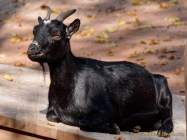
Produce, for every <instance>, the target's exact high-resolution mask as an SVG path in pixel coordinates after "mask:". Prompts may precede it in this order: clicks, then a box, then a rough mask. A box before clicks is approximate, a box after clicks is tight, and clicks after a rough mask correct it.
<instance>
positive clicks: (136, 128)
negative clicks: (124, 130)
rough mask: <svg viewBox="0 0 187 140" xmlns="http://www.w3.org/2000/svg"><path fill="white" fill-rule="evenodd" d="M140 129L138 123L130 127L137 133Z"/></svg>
mask: <svg viewBox="0 0 187 140" xmlns="http://www.w3.org/2000/svg"><path fill="white" fill-rule="evenodd" d="M140 130H141V126H139V125H137V126H135V127H134V128H133V129H132V131H133V132H134V133H139V132H140Z"/></svg>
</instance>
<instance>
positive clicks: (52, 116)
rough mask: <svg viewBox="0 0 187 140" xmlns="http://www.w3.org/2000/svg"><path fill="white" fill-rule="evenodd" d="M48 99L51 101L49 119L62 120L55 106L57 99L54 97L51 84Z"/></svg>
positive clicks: (53, 120) (48, 112)
mask: <svg viewBox="0 0 187 140" xmlns="http://www.w3.org/2000/svg"><path fill="white" fill-rule="evenodd" d="M48 101H49V105H48V108H47V114H46V118H47V120H48V121H51V122H60V119H59V117H58V116H57V114H56V113H55V108H54V102H55V99H54V97H53V93H52V90H51V86H50V89H49V94H48Z"/></svg>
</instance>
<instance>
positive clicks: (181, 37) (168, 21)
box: [0, 0, 187, 95]
mask: <svg viewBox="0 0 187 140" xmlns="http://www.w3.org/2000/svg"><path fill="white" fill-rule="evenodd" d="M46 6H50V7H51V8H52V10H53V15H52V17H53V18H55V17H56V16H57V15H58V14H59V13H60V12H61V11H66V10H68V9H72V8H76V9H77V12H76V14H74V15H73V16H71V17H69V18H68V19H67V20H66V21H65V23H66V24H69V23H70V22H71V21H73V20H74V19H75V18H80V20H81V27H80V30H79V32H78V33H76V34H75V35H74V36H73V37H72V39H71V48H72V51H73V53H74V55H76V56H83V57H90V58H95V59H98V60H104V61H124V60H125V61H131V62H135V63H138V64H140V65H143V66H144V67H145V68H147V69H148V70H150V71H151V72H153V73H160V74H163V75H165V76H166V77H167V79H168V81H169V85H170V88H171V89H172V92H173V93H174V94H179V95H184V80H183V79H184V78H183V77H184V76H183V72H184V67H183V52H184V47H185V46H186V45H187V41H186V39H187V1H186V0H0V63H1V64H9V65H14V66H16V67H28V68H32V69H37V70H41V68H40V65H39V64H37V63H34V62H31V61H30V60H29V59H28V58H27V55H26V51H27V48H28V45H29V44H30V43H31V41H32V38H33V36H32V29H33V27H34V25H36V24H37V17H38V16H41V17H45V16H46V9H45V7H46ZM4 74H6V77H4V76H3V75H4ZM7 77H8V71H7V73H6V72H5V73H0V78H6V79H8V78H7ZM9 78H10V76H9ZM9 80H10V79H9Z"/></svg>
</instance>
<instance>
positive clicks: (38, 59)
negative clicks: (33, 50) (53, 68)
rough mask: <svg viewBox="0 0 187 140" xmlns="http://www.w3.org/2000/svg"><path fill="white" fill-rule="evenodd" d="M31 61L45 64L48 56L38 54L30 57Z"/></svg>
mask: <svg viewBox="0 0 187 140" xmlns="http://www.w3.org/2000/svg"><path fill="white" fill-rule="evenodd" d="M28 57H29V59H30V60H31V61H35V62H39V63H43V62H45V61H46V56H45V55H41V54H37V55H28Z"/></svg>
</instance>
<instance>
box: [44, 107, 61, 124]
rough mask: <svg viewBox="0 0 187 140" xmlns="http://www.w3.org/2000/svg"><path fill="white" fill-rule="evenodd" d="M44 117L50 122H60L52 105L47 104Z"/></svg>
mask: <svg viewBox="0 0 187 140" xmlns="http://www.w3.org/2000/svg"><path fill="white" fill-rule="evenodd" d="M46 118H47V120H48V121H51V122H60V119H59V118H58V116H57V115H56V113H55V111H54V107H53V106H49V107H48V108H47V114H46Z"/></svg>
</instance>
